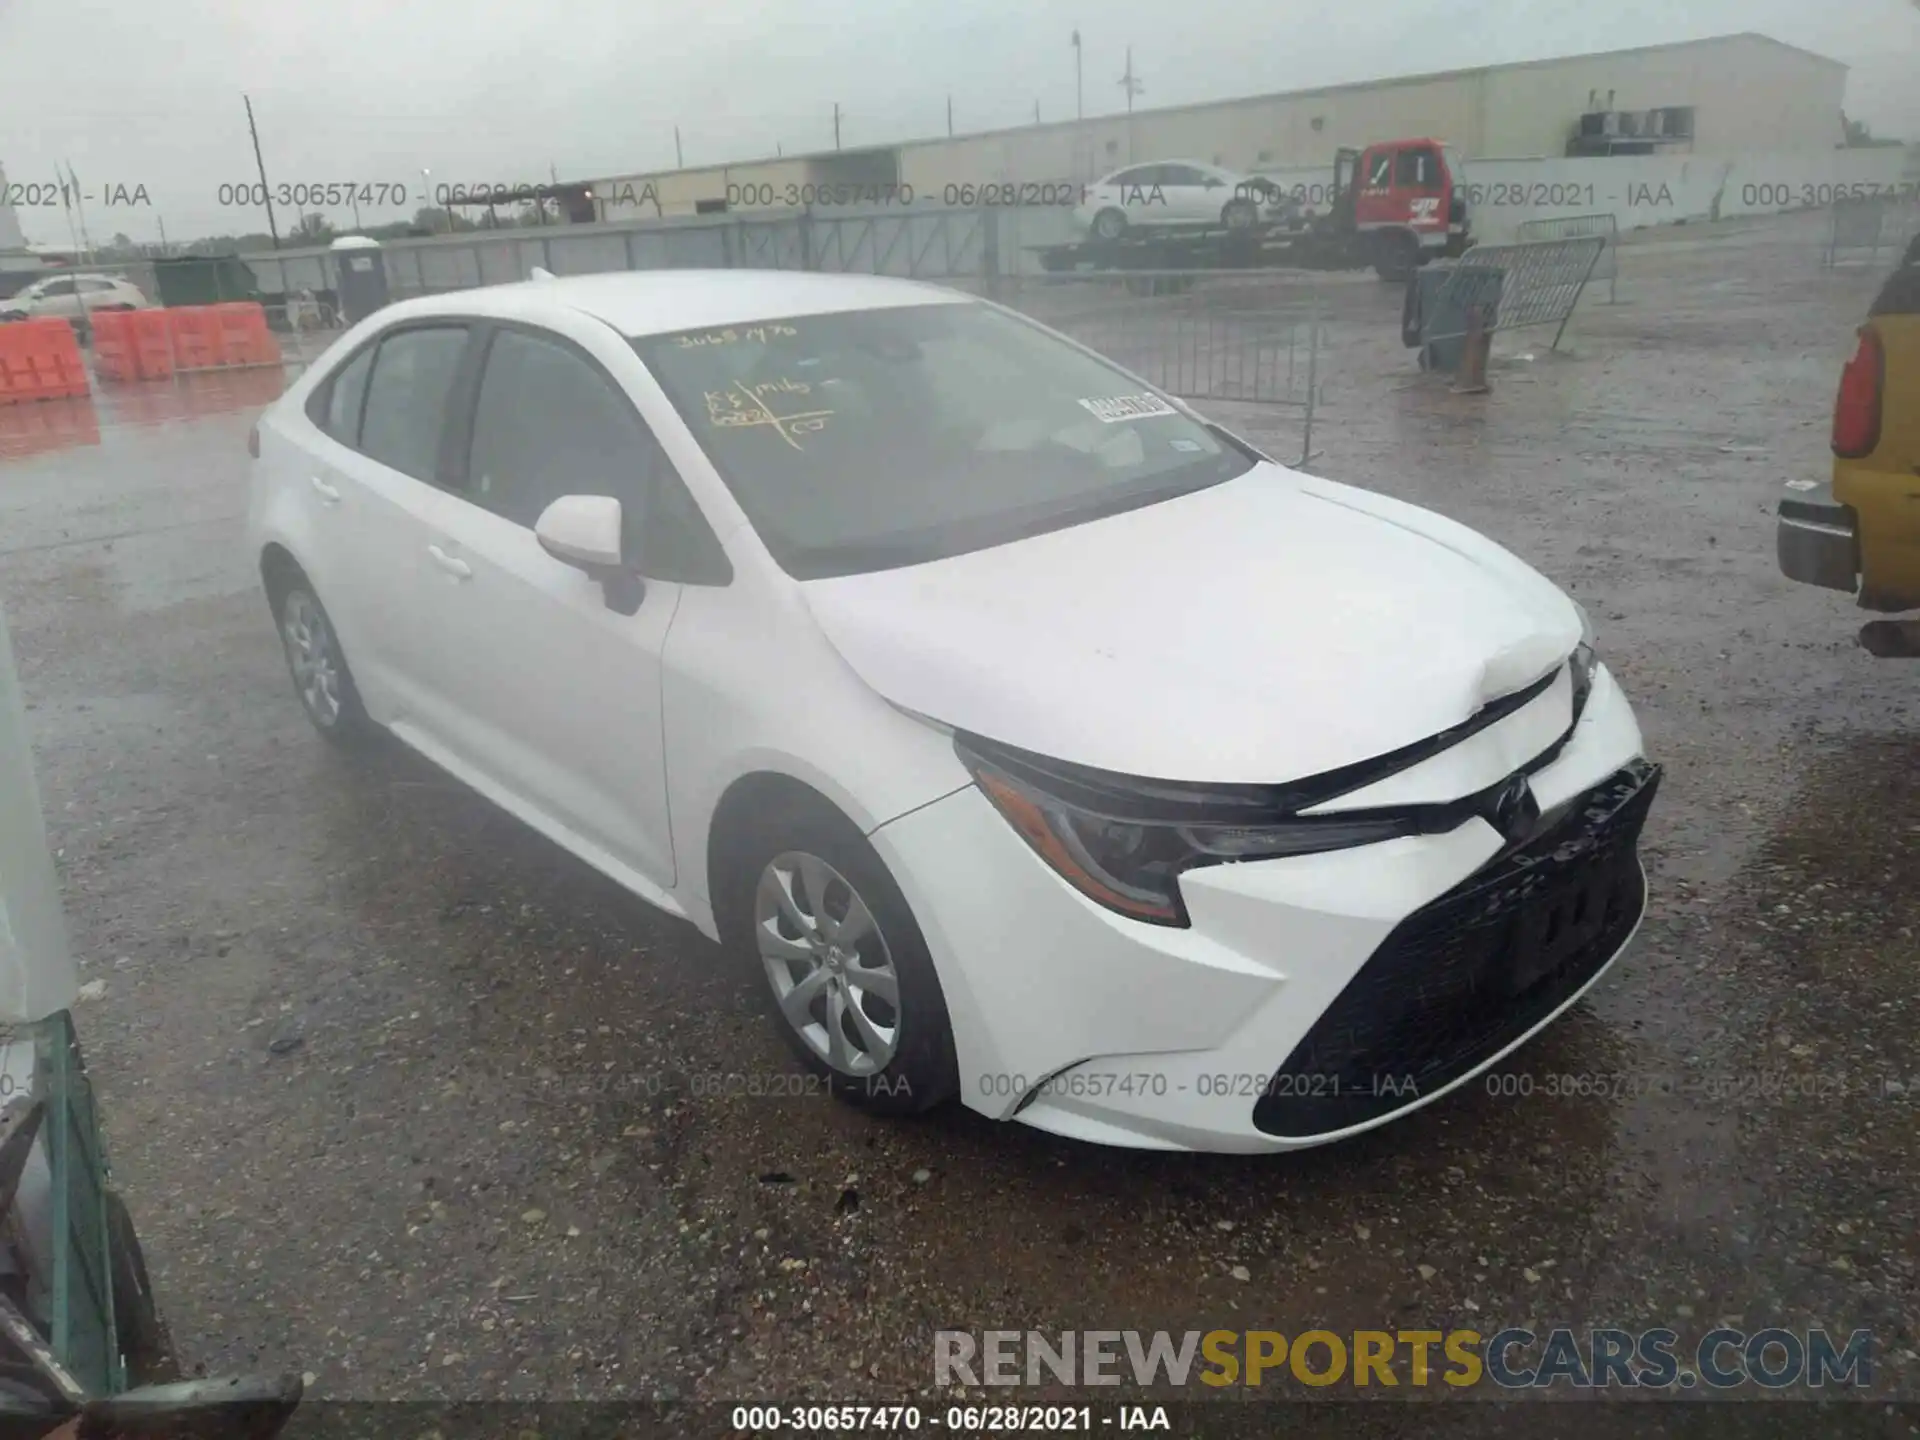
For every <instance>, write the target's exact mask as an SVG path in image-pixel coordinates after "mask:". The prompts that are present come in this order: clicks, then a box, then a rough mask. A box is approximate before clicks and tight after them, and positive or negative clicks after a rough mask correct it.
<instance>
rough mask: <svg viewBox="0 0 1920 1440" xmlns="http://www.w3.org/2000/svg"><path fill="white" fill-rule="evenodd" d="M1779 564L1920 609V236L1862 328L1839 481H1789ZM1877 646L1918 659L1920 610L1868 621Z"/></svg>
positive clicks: (1844, 401) (1882, 605)
mask: <svg viewBox="0 0 1920 1440" xmlns="http://www.w3.org/2000/svg"><path fill="white" fill-rule="evenodd" d="M1778 543H1779V553H1780V569H1781V571H1782V572H1783V573H1784V574H1785V575H1787V577H1788V578H1789V579H1793V580H1801V581H1804V582H1806V583H1807V584H1809V585H1824V586H1826V587H1828V588H1829V589H1833V590H1844V591H1846V592H1847V593H1848V594H1850V595H1856V596H1857V597H1858V601H1859V605H1860V608H1862V609H1863V610H1873V611H1878V612H1880V613H1882V614H1887V613H1894V612H1898V611H1902V610H1920V236H1917V237H1915V239H1914V242H1913V244H1912V245H1910V246H1909V247H1908V249H1907V253H1906V257H1905V258H1904V259H1903V260H1902V261H1901V264H1900V268H1899V269H1897V270H1896V271H1894V273H1893V274H1892V275H1891V276H1889V277H1888V279H1887V283H1886V284H1885V285H1884V286H1883V287H1882V288H1881V291H1880V295H1879V298H1878V299H1876V300H1875V301H1874V302H1873V308H1872V309H1871V310H1869V311H1868V312H1867V323H1866V324H1864V325H1862V326H1861V327H1860V332H1859V344H1858V348H1857V349H1856V350H1855V351H1854V355H1853V359H1851V360H1849V361H1848V362H1847V367H1846V369H1845V370H1844V371H1842V372H1841V376H1840V392H1839V394H1838V396H1836V397H1835V400H1834V406H1833V480H1832V482H1831V483H1830V484H1821V483H1820V482H1818V481H1815V480H1798V479H1797V480H1789V481H1788V482H1787V493H1786V495H1785V497H1784V498H1782V500H1781V501H1780V509H1779V540H1778ZM1860 643H1861V644H1862V645H1864V646H1865V647H1866V648H1867V649H1868V650H1869V651H1871V652H1872V653H1873V654H1875V655H1885V656H1902V657H1907V658H1920V619H1914V620H1905V621H1900V620H1875V621H1870V622H1869V623H1867V624H1866V625H1863V626H1862V627H1861V629H1860Z"/></svg>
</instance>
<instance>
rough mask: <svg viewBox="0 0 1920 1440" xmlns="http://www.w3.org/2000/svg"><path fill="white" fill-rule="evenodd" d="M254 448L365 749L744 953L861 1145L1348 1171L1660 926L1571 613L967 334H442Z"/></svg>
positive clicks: (685, 314) (1527, 575)
mask: <svg viewBox="0 0 1920 1440" xmlns="http://www.w3.org/2000/svg"><path fill="white" fill-rule="evenodd" d="M250 444H251V448H252V449H253V451H254V453H255V455H256V457H257V459H256V463H255V465H254V468H253V481H252V500H251V512H250V531H249V533H250V537H251V557H252V559H253V561H254V562H255V563H257V564H258V566H259V571H260V576H261V579H262V581H263V582H264V585H265V592H266V598H267V600H268V602H269V603H270V605H271V608H272V613H273V616H274V619H275V621H276V623H277V625H278V626H279V630H280V634H281V637H282V640H283V642H284V646H285V650H286V658H287V662H288V665H289V667H290V669H291V671H292V674H293V678H294V682H295V685H296V688H297V691H298V694H299V697H300V699H301V702H302V703H303V705H304V706H305V708H306V711H307V714H308V716H309V717H310V718H311V720H312V721H313V723H314V724H315V725H316V726H317V727H318V728H319V730H320V731H321V733H322V734H324V735H326V736H327V737H329V738H330V739H334V740H337V741H340V742H353V741H358V740H360V739H362V738H363V737H365V736H366V735H367V734H368V733H369V732H374V731H378V730H381V729H384V730H385V731H388V732H391V734H393V735H394V736H397V737H398V738H399V739H400V740H401V741H403V742H405V743H406V744H407V745H409V746H412V747H413V748H414V749H415V750H417V751H419V752H420V753H421V754H422V755H424V756H426V757H427V758H428V759H429V760H431V761H432V762H434V763H436V764H437V765H439V766H442V767H444V768H445V769H446V770H447V771H448V772H450V773H451V774H452V775H454V776H456V777H457V778H459V779H461V780H463V781H465V782H467V783H468V784H470V785H472V786H473V787H474V788H475V789H477V790H479V791H480V792H481V793H482V794H484V795H485V796H487V797H488V798H490V799H491V800H493V801H494V802H496V803H497V804H499V805H500V806H502V807H503V808H505V809H506V810H508V811H510V812H511V813H512V814H514V815H516V816H518V817H519V818H520V819H522V820H524V821H525V822H526V823H527V824H529V825H531V826H532V827H534V828H535V829H536V830H538V831H540V832H542V833H543V834H545V835H547V836H549V837H550V838H552V839H553V840H554V841H555V842H557V843H558V844H560V845H561V846H563V847H564V848H566V849H567V850H569V851H571V852H573V853H574V854H575V855H577V856H579V857H580V858H581V859H582V860H584V861H585V862H586V863H588V864H589V865H591V866H594V867H595V868H597V869H599V870H601V871H603V872H604V873H606V874H607V875H609V876H611V877H612V878H613V879H615V880H616V881H618V882H619V883H620V884H622V885H624V886H626V887H627V888H628V889H630V890H632V891H633V892H634V893H635V894H637V895H639V896H641V897H642V898H644V899H646V900H648V901H650V902H652V903H653V904H654V905H656V906H658V907H659V908H661V909H662V910H665V911H667V912H669V913H670V914H673V915H677V916H681V917H683V918H685V919H686V920H688V921H690V922H691V923H692V924H693V925H694V926H695V927H696V928H698V929H699V930H700V931H701V932H702V933H703V934H704V935H706V936H707V937H709V938H710V939H715V940H718V941H720V942H722V943H723V944H724V945H726V946H728V947H730V948H731V949H733V950H734V951H735V952H737V953H738V954H739V955H740V956H741V957H742V958H743V959H745V960H746V961H747V963H749V964H751V965H752V966H753V967H754V968H755V970H756V971H757V972H758V973H759V974H761V975H763V976H764V989H765V997H766V1001H767V1006H768V1010H769V1012H770V1015H771V1017H772V1020H773V1023H774V1024H775V1025H776V1026H777V1027H778V1028H779V1030H780V1033H781V1034H782V1035H783V1036H784V1037H785V1039H786V1040H787V1042H788V1043H789V1044H790V1045H791V1046H792V1048H793V1050H794V1052H795V1054H796V1055H797V1056H798V1057H799V1059H800V1061H801V1062H802V1063H803V1064H804V1065H806V1066H808V1067H810V1068H811V1069H812V1070H813V1071H814V1072H816V1073H817V1074H818V1075H819V1076H820V1077H822V1079H823V1081H824V1082H826V1083H828V1084H830V1085H831V1087H832V1088H833V1089H835V1090H836V1091H837V1092H838V1093H840V1094H841V1095H843V1096H845V1097H846V1098H847V1099H849V1100H851V1101H853V1102H855V1103H857V1104H860V1105H863V1106H865V1107H867V1108H870V1109H873V1110H878V1111H884V1112H902V1111H914V1110H921V1109H925V1108H927V1107H930V1106H933V1105H936V1104H939V1103H941V1102H943V1101H947V1100H950V1099H953V1098H955V1097H958V1098H959V1099H961V1100H963V1101H964V1102H965V1103H966V1104H967V1105H969V1106H971V1107H973V1108H974V1109H976V1110H978V1111H981V1112H983V1113H984V1114H986V1115H989V1116H993V1117H996V1118H1003V1119H1018V1120H1021V1121H1024V1122H1025V1123H1027V1124H1029V1125H1034V1126H1038V1127H1040V1128H1042V1129H1045V1130H1049V1131H1054V1132H1057V1133H1059V1134H1063V1135H1070V1136H1077V1137H1080V1138H1083V1139H1088V1140H1095V1141H1104V1142H1109V1143H1114V1144H1120V1145H1131V1146H1143V1147H1154V1148H1166V1149H1199V1150H1207V1149H1210V1150H1230V1151H1267V1150H1281V1149H1287V1148H1292V1147H1298V1146H1303V1145H1310V1144H1317V1143H1320V1142H1324V1141H1328V1140H1334V1139H1338V1138H1340V1137H1343V1136H1347V1135H1352V1134H1355V1133H1357V1132H1359V1131H1362V1130H1366V1129H1369V1128H1371V1127H1373V1126H1375V1125H1378V1124H1381V1123H1383V1122H1384V1121H1386V1120H1388V1119H1390V1118H1392V1117H1393V1116H1396V1115H1402V1114H1405V1113H1407V1112H1409V1111H1411V1110H1414V1109H1417V1108H1418V1107H1420V1106H1422V1105H1425V1104H1427V1103H1429V1102H1430V1101H1432V1100H1433V1099H1435V1098H1436V1097H1437V1096H1439V1095H1442V1094H1444V1093H1446V1092H1447V1091H1449V1090H1451V1089H1453V1088H1455V1087H1457V1086H1460V1085H1462V1084H1465V1083H1467V1082H1468V1081H1469V1080H1470V1079H1471V1078H1472V1077H1474V1076H1476V1075H1478V1074H1480V1073H1481V1072H1482V1071H1484V1070H1485V1069H1486V1068H1487V1067H1488V1066H1490V1065H1492V1064H1493V1063H1494V1062H1496V1061H1497V1060H1499V1059H1500V1058H1501V1057H1502V1056H1504V1055H1506V1054H1507V1052H1509V1051H1510V1050H1512V1049H1513V1048H1514V1047H1515V1046H1518V1045H1520V1044H1521V1043H1522V1042H1524V1041H1525V1040H1526V1039H1527V1038H1528V1037H1529V1036H1531V1035H1533V1034H1534V1033H1535V1032H1536V1031H1538V1030H1539V1029H1540V1028H1541V1027H1542V1026H1544V1025H1546V1024H1548V1023H1549V1022H1551V1021H1552V1020H1553V1018H1554V1017H1555V1016H1557V1015H1558V1014H1560V1012H1561V1011H1563V1010H1565V1009H1566V1008H1567V1006H1569V1005H1571V1004H1572V1003H1573V1002H1574V1000H1575V999H1576V998H1577V997H1578V996H1579V995H1580V994H1581V993H1582V992H1584V991H1585V990H1586V989H1587V988H1588V987H1589V986H1590V985H1592V984H1593V983H1594V982H1595V981H1596V980H1597V979H1598V978H1599V976H1600V975H1601V974H1602V972H1604V971H1605V970H1606V969H1607V968H1608V966H1609V965H1611V964H1612V963H1613V961H1614V959H1615V958H1616V956H1618V955H1619V954H1620V953H1621V951H1622V950H1623V948H1624V947H1625V946H1626V944H1627V942H1628V940H1629V938H1630V937H1631V935H1632V934H1633V932H1634V930H1635V928H1636V927H1637V925H1638V924H1639V921H1640V917H1641V913H1642V910H1643V908H1644V906H1645V902H1646V884H1645V879H1644V876H1643V874H1642V871H1641V866H1640V861H1639V858H1638V852H1637V842H1638V838H1639V832H1640V828H1641V824H1642V821H1643V820H1644V818H1645V816H1646V814H1647V810H1648V807H1649V805H1650V804H1651V802H1652V799H1653V794H1654V790H1655V787H1656V785H1657V783H1658V777H1659V772H1658V770H1657V768H1656V767H1654V766H1652V765H1651V764H1649V763H1648V762H1647V761H1646V760H1645V758H1644V757H1643V756H1642V753H1641V740H1640V732H1639V729H1638V728H1637V726H1636V724H1635V722H1634V718H1633V714H1632V712H1631V710H1630V709H1629V706H1628V703H1627V700H1626V698H1625V696H1624V695H1623V694H1622V693H1621V691H1620V690H1619V688H1618V687H1617V686H1616V685H1615V684H1614V682H1613V680H1612V679H1611V678H1610V676H1609V674H1608V672H1607V670H1606V669H1605V667H1604V666H1603V665H1601V664H1600V663H1599V661H1598V660H1597V659H1596V658H1595V655H1594V650H1593V643H1592V637H1591V635H1590V634H1589V633H1586V631H1585V628H1584V623H1583V622H1584V616H1583V613H1582V611H1581V610H1580V609H1579V607H1578V606H1576V605H1575V604H1574V602H1573V601H1572V600H1570V599H1568V598H1567V597H1566V596H1565V595H1564V594H1563V593H1561V592H1560V591H1559V590H1558V589H1556V588H1555V587H1554V586H1553V585H1552V584H1551V583H1549V582H1548V581H1547V580H1545V579H1543V578H1542V577H1541V576H1540V575H1539V574H1537V573H1536V572H1534V571H1533V570H1531V569H1529V568H1528V567H1527V566H1526V565H1525V564H1523V563H1522V562H1521V561H1519V560H1517V559H1515V558H1514V557H1513V556H1512V555H1511V554H1509V553H1508V552H1506V551H1505V550H1502V549H1501V548H1500V547H1499V546H1497V545H1495V544H1493V543H1492V542H1491V541H1488V540H1486V539H1484V538H1482V537H1481V536H1479V535H1477V534H1475V533H1473V532H1472V531H1469V530H1467V529H1465V528H1463V527H1461V526H1459V525H1457V524H1454V523H1452V522H1450V521H1447V520H1444V519H1442V518H1440V517H1439V516H1437V515H1434V514H1430V513H1428V512H1426V511H1422V510H1419V509H1416V508H1414V507H1412V506H1410V505H1405V504H1401V503H1399V502H1397V501H1394V500H1389V499H1386V498H1384V497H1382V496H1379V495H1375V494H1371V493H1369V492H1367V491H1364V490H1356V489H1352V488H1349V487H1348V486H1345V485H1339V484H1335V483H1333V482H1332V481H1328V480H1322V479H1318V478H1315V477H1313V476H1310V475H1305V474H1301V473H1299V472H1296V471H1293V470H1290V469H1287V468H1285V467H1284V466H1281V465H1278V464H1275V463H1274V462H1272V461H1271V460H1268V459H1267V458H1265V457H1264V456H1262V455H1261V454H1259V453H1258V452H1257V451H1255V450H1254V449H1253V448H1252V447H1250V446H1249V445H1247V444H1246V443H1244V442H1242V441H1241V440H1239V439H1237V438H1235V437H1234V436H1233V435H1231V434H1229V433H1228V432H1227V431H1225V430H1223V429H1221V428H1219V427H1218V426H1215V425H1212V424H1209V423H1208V422H1206V421H1205V420H1203V419H1201V418H1200V417H1199V416H1198V415H1196V414H1194V413H1193V412H1192V411H1190V410H1189V409H1188V408H1187V407H1186V406H1185V405H1183V404H1181V403H1179V402H1177V401H1175V400H1172V399H1170V398H1168V397H1167V396H1165V395H1162V394H1159V393H1157V392H1156V391H1154V390H1153V389H1152V388H1151V387H1150V386H1148V385H1147V384H1145V383H1144V382H1143V381H1141V380H1140V379H1138V378H1137V377H1134V376H1132V375H1129V374H1127V373H1126V372H1124V371H1122V370H1120V369H1118V368H1116V367H1115V366H1113V365H1111V364H1109V363H1108V362H1107V361H1105V360H1103V359H1101V358H1100V357H1098V356H1096V355H1094V354H1091V353H1089V352H1088V351H1086V350H1084V349H1082V348H1080V347H1079V346H1077V345H1075V344H1074V343H1072V342H1071V341H1069V340H1067V339H1065V338H1063V337H1061V336H1059V335H1057V334H1055V333H1054V332H1052V331H1050V330H1047V329H1045V328H1044V327H1042V326H1040V325H1037V324H1035V323H1033V322H1032V321H1030V320H1027V319H1025V318H1023V317H1021V316H1019V315H1016V314H1013V313H1011V312H1009V311H1007V310H1004V309H1002V308H1000V307H998V306H996V305H993V304H990V303H986V302H984V301H981V300H978V299H975V298H973V297H970V296H966V295H962V294H957V293H954V292H951V291H947V290H942V289H936V288H934V287H931V286H927V285H924V284H918V283H914V282H910V281H904V280H894V279H884V278H877V277H854V276H841V275H817V274H796V273H791V272H775V273H754V272H740V271H731V272H711V273H703V272H697V271H693V272H690V271H680V272H654V273H648V274H619V275H596V276H581V277H577V278H568V279H560V280H536V281H533V282H529V283H525V284H518V285H509V286H503V287H498V288H492V289H482V290H473V291H467V292H464V293H458V294H448V295H438V296H434V297H431V298H428V299H423V300H413V301H408V302H405V303H402V304H398V305H394V306H391V307H389V308H387V309H384V310H381V311H380V312H379V313H378V314H377V315H374V316H371V317H369V318H368V319H366V320H364V321H362V322H361V323H360V324H358V325H356V326H355V327H354V328H353V329H352V330H350V331H349V332H348V333H347V334H346V335H345V336H344V337H343V338H342V339H340V340H339V341H337V342H336V343H335V344H334V345H333V346H332V348H331V349H330V350H329V351H328V352H327V353H326V355H325V356H324V357H323V358H322V359H321V360H320V361H319V362H318V363H316V364H315V365H313V366H312V367H311V368H310V369H308V370H307V371H306V372H305V373H304V374H303V375H302V376H301V377H300V379H299V380H298V381H296V382H295V383H294V385H293V386H292V387H291V389H289V390H288V392H287V393H286V394H285V395H284V396H283V397H282V398H281V399H280V400H278V401H277V402H275V404H273V405H272V406H271V407H270V408H269V409H268V410H267V411H266V412H265V413H264V414H263V416H262V417H261V419H260V422H259V424H258V426H257V428H256V430H255V432H254V435H253V437H252V440H251V442H250ZM635 983H636V984H639V983H644V981H643V980H641V979H640V978H638V976H636V980H635Z"/></svg>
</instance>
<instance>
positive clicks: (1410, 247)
mask: <svg viewBox="0 0 1920 1440" xmlns="http://www.w3.org/2000/svg"><path fill="white" fill-rule="evenodd" d="M1374 245H1375V249H1374V259H1373V273H1374V274H1376V275H1378V276H1379V277H1380V278H1381V279H1382V280H1406V279H1408V278H1410V277H1411V276H1412V275H1413V272H1414V271H1415V270H1417V269H1418V268H1419V266H1420V242H1419V241H1418V240H1416V239H1414V238H1413V236H1412V235H1411V234H1409V233H1408V232H1407V231H1405V230H1387V231H1383V232H1381V234H1380V238H1379V239H1378V240H1376V241H1375V242H1374Z"/></svg>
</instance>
